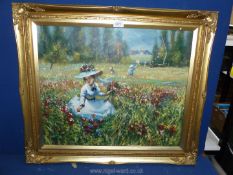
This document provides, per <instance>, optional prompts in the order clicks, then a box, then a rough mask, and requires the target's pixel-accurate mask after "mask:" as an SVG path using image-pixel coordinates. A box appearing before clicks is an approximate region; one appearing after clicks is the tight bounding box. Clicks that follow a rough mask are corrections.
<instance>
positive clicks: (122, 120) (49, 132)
mask: <svg viewBox="0 0 233 175" xmlns="http://www.w3.org/2000/svg"><path fill="white" fill-rule="evenodd" d="M122 67H123V66H121V69H123V68H122ZM102 68H104V66H102ZM78 69H79V67H78V66H74V65H72V66H70V67H67V66H60V67H58V68H57V69H56V67H55V68H54V70H47V69H46V67H43V68H40V72H41V73H40V93H41V94H40V97H41V113H42V119H43V120H42V122H43V123H42V127H43V133H42V134H43V136H42V138H43V143H44V144H59V145H67V144H68V145H95V146H103V145H109V146H110V145H120V146H126V145H141V146H176V145H179V143H180V138H181V132H182V131H181V129H182V118H183V109H184V98H185V86H184V84H185V76H184V78H183V77H182V78H181V77H177V76H175V77H174V80H172V79H171V78H170V82H171V83H169V84H168V83H163V82H162V80H161V79H160V80H159V81H158V80H156V78H154V80H153V81H152V80H151V79H150V77H151V76H152V75H153V71H161V70H158V69H157V70H151V69H150V68H148V67H140V69H142V70H143V72H144V73H143V76H144V77H142V78H140V76H141V75H140V74H139V72H138V73H137V74H136V75H135V76H136V78H134V79H132V77H124V78H122V80H121V77H123V75H122V74H121V73H120V72H122V70H117V68H116V71H118V72H119V73H118V77H116V78H115V79H114V81H113V82H112V83H111V84H110V85H108V87H107V88H106V89H103V91H108V90H111V94H110V95H109V101H110V102H111V103H112V104H113V105H114V107H115V109H116V112H115V114H114V115H111V116H107V117H106V118H104V119H103V120H96V119H95V115H94V114H93V116H92V119H89V120H87V119H85V118H82V117H79V116H73V115H72V113H70V111H69V109H68V108H67V106H66V105H67V103H68V101H69V100H70V99H71V98H72V97H73V96H74V95H79V93H80V89H81V87H82V85H83V82H82V81H78V80H76V79H74V78H73V75H74V74H75V73H76V74H77V73H78V71H77V70H78ZM125 69H126V71H125V72H127V67H126V66H125ZM172 69H173V74H174V75H178V74H180V75H181V76H183V74H182V73H183V71H184V70H179V69H177V70H176V69H174V68H172ZM175 70H176V72H175ZM48 71H50V72H49V73H46V72H48ZM57 71H59V73H58V72H57ZM166 72H167V68H166V70H165V71H164V75H162V73H161V77H166V75H165V73H166ZM151 74H152V75H151ZM105 75H106V74H105ZM145 75H148V77H149V75H150V77H149V78H148V79H147V78H146V77H145ZM137 76H138V77H137ZM169 76H171V75H169ZM152 77H153V76H152ZM179 78H180V79H179ZM145 80H148V81H145ZM149 80H150V81H149ZM127 82H129V83H127Z"/></svg>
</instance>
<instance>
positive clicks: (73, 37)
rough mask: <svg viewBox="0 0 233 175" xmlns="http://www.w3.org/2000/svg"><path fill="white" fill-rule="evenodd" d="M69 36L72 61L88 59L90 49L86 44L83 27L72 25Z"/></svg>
mask: <svg viewBox="0 0 233 175" xmlns="http://www.w3.org/2000/svg"><path fill="white" fill-rule="evenodd" d="M69 38H70V39H69V42H70V45H71V55H72V57H73V62H74V63H77V62H80V61H86V62H88V61H90V59H91V56H90V49H89V48H88V46H87V37H86V33H85V29H83V28H81V27H74V28H73V30H72V31H71V34H70V37H69Z"/></svg>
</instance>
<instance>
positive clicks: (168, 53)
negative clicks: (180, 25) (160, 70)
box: [151, 30, 192, 67]
mask: <svg viewBox="0 0 233 175" xmlns="http://www.w3.org/2000/svg"><path fill="white" fill-rule="evenodd" d="M191 47H192V32H183V31H179V30H169V31H167V30H163V31H161V36H160V40H159V41H158V39H156V40H155V43H154V46H153V51H152V60H151V65H152V66H156V65H167V66H179V67H180V66H188V65H189V61H190V55H191Z"/></svg>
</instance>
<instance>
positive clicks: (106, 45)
mask: <svg viewBox="0 0 233 175" xmlns="http://www.w3.org/2000/svg"><path fill="white" fill-rule="evenodd" d="M113 39H114V38H113V30H112V29H111V28H105V29H104V31H103V42H102V43H103V57H104V58H105V60H106V61H108V62H113V57H114V40H113Z"/></svg>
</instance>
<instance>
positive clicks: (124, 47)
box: [114, 30, 129, 63]
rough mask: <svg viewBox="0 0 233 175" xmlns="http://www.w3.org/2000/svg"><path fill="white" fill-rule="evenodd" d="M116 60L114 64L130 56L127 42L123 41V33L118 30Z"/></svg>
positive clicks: (115, 47)
mask: <svg viewBox="0 0 233 175" xmlns="http://www.w3.org/2000/svg"><path fill="white" fill-rule="evenodd" d="M115 38H116V39H115V45H114V50H115V60H114V62H116V63H119V62H120V61H121V59H122V58H123V57H127V56H129V47H128V44H127V42H126V41H124V40H123V34H122V31H120V30H118V31H117V32H116V37H115Z"/></svg>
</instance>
